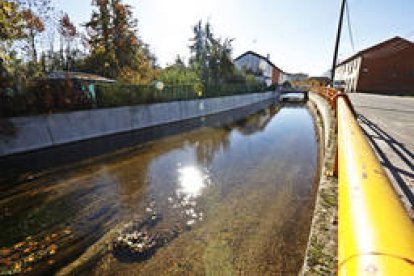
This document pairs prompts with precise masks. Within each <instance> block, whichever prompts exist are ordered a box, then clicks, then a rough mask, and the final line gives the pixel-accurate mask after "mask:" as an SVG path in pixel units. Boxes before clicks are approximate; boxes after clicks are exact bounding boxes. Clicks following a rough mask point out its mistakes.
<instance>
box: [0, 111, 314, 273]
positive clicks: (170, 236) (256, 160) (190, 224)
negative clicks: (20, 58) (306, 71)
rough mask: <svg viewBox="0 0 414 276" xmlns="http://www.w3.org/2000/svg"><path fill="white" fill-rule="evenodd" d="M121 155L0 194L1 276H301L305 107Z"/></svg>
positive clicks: (308, 152)
mask: <svg viewBox="0 0 414 276" xmlns="http://www.w3.org/2000/svg"><path fill="white" fill-rule="evenodd" d="M85 150H87V149H85ZM122 152H123V154H119V156H118V157H117V158H114V159H112V160H107V161H106V162H98V161H97V162H89V163H86V164H87V165H84V166H82V167H81V168H79V167H78V168H76V169H73V168H72V169H67V170H60V171H58V172H55V173H50V174H47V175H44V176H42V177H38V178H35V177H30V176H28V177H27V181H25V182H23V183H21V184H19V185H16V186H13V187H12V188H10V187H9V188H8V189H7V191H5V190H2V191H1V196H0V212H1V213H0V227H1V231H0V248H1V249H0V272H1V273H6V272H16V273H17V272H26V273H30V274H44V273H54V272H58V271H60V272H62V270H61V269H63V268H65V267H66V270H63V272H70V273H85V274H95V275H112V274H136V275H165V274H168V275H169V274H171V275H238V274H243V275H264V274H266V275H267V274H269V275H278V274H297V273H298V272H299V270H300V268H301V265H302V262H303V258H304V253H305V248H306V243H307V238H308V234H309V228H310V223H311V219H312V212H313V205H314V197H315V190H316V186H317V184H316V183H317V181H318V177H319V175H318V171H319V162H318V160H319V159H318V158H319V146H318V138H317V131H316V126H315V123H314V119H313V116H312V114H311V113H310V111H309V109H308V108H307V107H306V105H304V104H301V103H295V104H289V103H285V104H272V105H270V106H268V107H267V108H265V109H263V110H261V111H259V112H258V113H256V114H253V115H250V116H248V117H246V118H243V119H242V120H238V121H235V122H232V123H226V124H224V125H221V124H217V123H216V124H213V126H204V127H200V128H197V129H195V130H192V131H188V132H185V133H182V134H178V135H173V136H168V137H164V138H161V139H157V140H154V141H152V142H149V143H145V144H143V145H140V146H138V147H135V148H131V149H128V150H123V151H122ZM72 269H74V270H72Z"/></svg>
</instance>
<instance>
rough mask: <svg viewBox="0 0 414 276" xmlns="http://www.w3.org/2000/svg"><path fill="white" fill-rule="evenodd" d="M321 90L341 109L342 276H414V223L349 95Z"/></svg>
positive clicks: (339, 234)
mask: <svg viewBox="0 0 414 276" xmlns="http://www.w3.org/2000/svg"><path fill="white" fill-rule="evenodd" d="M318 93H319V94H320V95H321V96H323V97H324V98H325V99H327V100H328V101H329V102H330V104H331V106H332V108H334V110H335V111H336V116H337V132H338V154H337V155H338V165H339V166H338V183H339V184H338V186H339V187H338V189H339V192H338V197H339V198H338V206H339V210H338V275H398V276H402V275H414V225H413V222H412V221H411V219H410V218H409V216H408V214H407V212H406V210H405V209H404V207H403V205H402V202H401V201H400V199H399V197H398V195H397V194H396V191H395V190H394V188H393V186H392V184H391V182H390V180H389V178H388V177H387V175H386V173H385V171H384V169H383V167H382V165H381V163H380V162H379V160H378V158H377V156H376V155H375V153H374V151H373V149H372V148H371V146H370V144H369V143H368V140H367V138H366V137H365V136H364V133H363V132H362V130H361V128H360V126H359V124H358V122H357V120H356V117H355V112H354V111H353V107H352V104H351V102H350V101H349V99H348V97H347V96H346V94H344V93H341V92H337V91H335V90H334V89H330V88H323V89H320V91H318Z"/></svg>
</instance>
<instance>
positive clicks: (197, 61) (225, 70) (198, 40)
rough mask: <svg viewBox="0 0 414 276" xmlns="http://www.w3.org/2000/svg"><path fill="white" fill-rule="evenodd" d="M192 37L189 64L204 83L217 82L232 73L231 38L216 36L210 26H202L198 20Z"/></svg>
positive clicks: (207, 24)
mask: <svg viewBox="0 0 414 276" xmlns="http://www.w3.org/2000/svg"><path fill="white" fill-rule="evenodd" d="M193 32H194V37H193V38H191V39H190V41H191V42H192V45H190V52H191V57H190V65H191V66H192V67H193V68H194V69H195V70H196V71H197V72H198V73H199V75H200V77H201V79H202V80H203V83H204V84H209V83H210V82H211V81H213V82H214V83H216V84H217V83H218V82H220V81H222V80H224V79H226V78H228V77H230V76H231V75H232V74H233V73H234V65H233V62H232V58H231V54H232V50H233V49H232V45H231V44H232V42H233V39H229V38H226V39H224V40H222V39H221V38H216V37H215V36H214V34H213V32H212V26H211V24H210V23H209V22H207V23H206V24H205V25H204V26H203V24H202V21H201V20H200V21H199V22H198V23H197V24H196V25H195V26H194V27H193Z"/></svg>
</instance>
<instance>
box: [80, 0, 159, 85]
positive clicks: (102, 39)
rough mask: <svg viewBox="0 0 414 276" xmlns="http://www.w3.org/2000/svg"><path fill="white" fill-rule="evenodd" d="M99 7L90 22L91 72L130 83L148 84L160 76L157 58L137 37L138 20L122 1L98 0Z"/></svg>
mask: <svg viewBox="0 0 414 276" xmlns="http://www.w3.org/2000/svg"><path fill="white" fill-rule="evenodd" d="M93 4H94V5H95V6H96V7H97V9H96V10H94V11H93V14H92V17H91V20H90V21H89V22H88V23H86V25H85V26H86V28H87V31H88V35H89V37H88V40H87V41H88V45H89V47H90V56H89V57H88V58H87V61H86V63H87V67H88V68H89V70H90V71H93V72H96V73H98V74H101V75H104V76H106V77H110V78H115V79H119V80H122V81H125V82H130V83H148V82H151V81H152V80H153V79H155V78H156V77H157V74H158V71H157V70H154V65H155V64H154V63H155V57H153V56H152V57H151V55H150V51H149V48H148V46H147V45H145V44H144V43H143V42H142V41H141V39H139V37H138V36H137V35H136V32H137V20H135V19H133V16H132V10H131V7H130V6H129V5H126V4H123V3H122V1H121V0H95V1H94V2H93Z"/></svg>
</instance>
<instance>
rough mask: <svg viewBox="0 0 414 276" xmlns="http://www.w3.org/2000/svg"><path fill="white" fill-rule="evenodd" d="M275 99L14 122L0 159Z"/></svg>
mask: <svg viewBox="0 0 414 276" xmlns="http://www.w3.org/2000/svg"><path fill="white" fill-rule="evenodd" d="M272 97H274V93H272V92H267V93H255V94H248V95H238V96H228V97H220V98H210V99H201V100H193V101H178V102H169V103H157V104H149V105H138V106H127V107H117V108H108V109H97V110H84V111H76V112H69V113H62V114H52V115H41V116H31V117H16V118H10V119H8V120H9V123H10V124H11V125H13V127H14V129H15V130H16V131H15V133H14V134H13V135H5V134H1V133H0V157H1V156H7V155H13V154H17V153H24V152H28V151H33V150H38V149H42V148H47V147H52V146H57V145H63V144H66V143H72V142H77V141H82V140H87V139H92V138H97V137H103V136H106V135H113V134H117V133H122V132H128V131H134V130H138V129H143V128H146V127H152V126H157V125H162V124H166V123H172V122H178V121H182V120H187V119H191V118H196V117H201V116H206V115H211V114H214V113H219V112H224V111H228V110H231V109H237V108H240V107H243V106H248V105H251V104H254V103H258V102H261V101H264V100H267V99H270V98H272Z"/></svg>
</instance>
